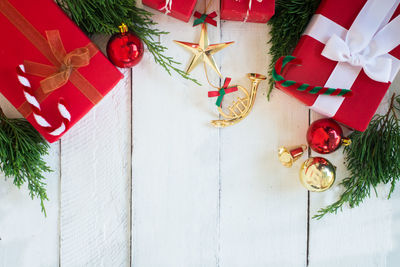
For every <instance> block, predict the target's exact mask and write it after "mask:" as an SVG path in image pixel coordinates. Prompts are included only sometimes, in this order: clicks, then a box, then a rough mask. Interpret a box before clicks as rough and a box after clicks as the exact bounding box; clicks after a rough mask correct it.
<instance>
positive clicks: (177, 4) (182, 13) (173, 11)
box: [142, 0, 197, 22]
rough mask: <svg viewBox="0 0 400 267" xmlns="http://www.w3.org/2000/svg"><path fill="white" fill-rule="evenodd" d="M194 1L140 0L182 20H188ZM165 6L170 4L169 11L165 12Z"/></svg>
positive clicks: (194, 4)
mask: <svg viewBox="0 0 400 267" xmlns="http://www.w3.org/2000/svg"><path fill="white" fill-rule="evenodd" d="M196 2H197V0H142V3H143V4H144V5H146V6H148V7H151V8H153V9H156V10H158V11H160V12H163V13H166V14H167V15H168V16H171V17H174V18H176V19H179V20H182V21H184V22H188V21H189V20H190V17H191V16H192V13H193V10H194V7H195V6H196ZM165 6H170V9H169V10H168V11H169V12H167V10H166V8H165Z"/></svg>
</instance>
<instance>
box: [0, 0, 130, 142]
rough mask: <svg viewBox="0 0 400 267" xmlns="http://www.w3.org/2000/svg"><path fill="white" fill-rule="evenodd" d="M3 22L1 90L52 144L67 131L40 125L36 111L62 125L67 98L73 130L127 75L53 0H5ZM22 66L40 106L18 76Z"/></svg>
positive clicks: (0, 21) (1, 5)
mask: <svg viewBox="0 0 400 267" xmlns="http://www.w3.org/2000/svg"><path fill="white" fill-rule="evenodd" d="M44 14H45V15H44ZM0 25H1V28H0V34H1V35H2V36H3V40H2V42H0V55H1V58H2V60H1V61H0V92H1V93H2V94H3V95H4V96H5V97H6V98H7V99H8V100H9V101H10V102H11V104H12V105H14V106H15V107H16V108H17V110H18V111H19V112H20V113H21V114H22V115H23V116H24V117H25V118H26V119H27V120H28V121H29V122H30V123H31V124H32V125H33V126H34V127H35V128H36V129H37V130H38V131H39V133H40V134H42V135H43V137H44V138H45V139H46V140H48V141H49V142H54V141H56V140H58V139H59V138H60V137H61V136H62V135H63V134H64V133H65V131H63V132H62V133H61V134H59V135H52V134H49V131H48V129H46V128H44V127H42V126H40V125H39V124H38V121H40V120H38V118H37V117H36V118H35V116H36V115H37V114H36V115H35V110H36V113H38V112H39V111H40V113H41V116H42V117H43V118H44V119H45V120H46V121H47V122H48V123H49V124H50V125H59V124H60V123H61V121H62V117H61V116H60V112H59V111H58V109H57V105H58V102H59V101H60V99H61V100H62V101H63V103H65V105H66V106H67V107H68V112H69V114H68V116H69V123H68V128H67V129H65V130H68V129H69V128H70V127H72V126H73V125H74V124H75V123H76V122H78V121H79V120H80V119H81V118H82V117H83V116H84V115H85V114H86V113H87V112H88V111H89V110H90V109H91V108H93V107H94V106H95V105H96V104H97V103H98V102H99V101H100V100H101V99H102V98H103V97H104V96H105V95H106V94H107V93H108V92H109V91H110V90H111V89H112V88H113V87H114V86H115V85H116V84H117V83H118V81H119V80H120V79H122V77H123V76H122V74H121V73H120V72H119V71H118V70H117V69H116V68H115V67H114V66H113V65H112V64H111V63H110V62H109V61H108V60H107V58H106V57H105V56H104V55H103V54H102V53H101V52H100V51H98V49H97V47H96V46H95V45H94V44H92V43H91V41H90V40H89V38H88V37H87V36H86V35H85V34H83V33H82V32H81V30H80V29H79V28H78V27H77V26H76V25H75V24H74V23H73V22H72V21H71V20H70V19H69V18H68V16H66V15H65V14H64V12H63V11H62V10H61V9H60V8H59V7H58V6H57V5H56V4H55V3H54V2H53V1H52V0H36V1H20V0H0ZM21 64H23V65H24V66H25V71H26V76H25V77H26V78H27V79H28V80H29V83H30V87H31V93H32V96H29V97H30V98H33V97H34V98H35V101H36V100H37V102H38V103H37V105H39V104H40V109H39V108H36V107H35V106H34V105H32V103H31V101H29V103H31V104H29V103H28V101H27V99H29V97H28V98H27V96H26V95H25V94H24V89H23V86H22V85H21V83H20V81H19V80H18V78H17V74H16V69H17V67H18V66H19V65H21Z"/></svg>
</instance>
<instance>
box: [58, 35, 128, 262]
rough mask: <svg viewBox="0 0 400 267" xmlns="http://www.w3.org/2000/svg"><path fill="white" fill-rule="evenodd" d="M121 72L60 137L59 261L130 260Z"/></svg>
mask: <svg viewBox="0 0 400 267" xmlns="http://www.w3.org/2000/svg"><path fill="white" fill-rule="evenodd" d="M106 39H107V38H106V37H104V39H101V38H100V39H96V41H97V43H98V44H103V45H104V44H105V43H106ZM123 74H124V76H125V78H124V79H123V80H122V81H121V82H120V83H119V84H118V85H117V86H116V87H115V88H114V89H113V90H112V91H111V92H110V93H109V94H108V95H107V96H106V97H105V98H104V99H103V100H102V101H101V102H100V103H99V104H98V105H97V106H96V107H95V108H94V109H93V110H91V111H90V112H89V113H88V114H87V115H86V116H85V117H84V118H83V119H82V120H81V121H80V122H79V123H78V124H77V125H76V126H75V127H74V128H72V129H71V130H70V131H69V132H68V133H67V134H66V135H65V137H64V138H63V139H62V143H61V166H62V168H61V216H60V220H61V244H60V246H61V248H60V249H61V252H60V253H61V257H60V261H61V265H62V266H127V265H128V264H129V262H130V245H129V242H130V176H131V166H130V162H131V71H130V70H123Z"/></svg>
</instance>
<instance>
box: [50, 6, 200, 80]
mask: <svg viewBox="0 0 400 267" xmlns="http://www.w3.org/2000/svg"><path fill="white" fill-rule="evenodd" d="M56 2H57V4H58V5H59V6H60V7H61V8H62V9H63V10H64V11H65V12H66V13H67V14H68V15H69V16H70V17H71V19H72V20H73V21H75V23H76V24H77V25H78V26H79V27H80V28H81V29H82V30H83V31H85V32H86V33H88V34H93V33H104V34H113V33H117V32H118V31H119V28H118V26H119V25H121V23H125V24H126V25H127V26H128V28H129V30H131V31H133V32H134V33H135V34H136V35H137V36H138V37H139V38H140V39H142V40H143V42H144V43H145V44H146V46H147V49H148V50H149V52H150V53H151V54H152V55H153V57H154V60H155V62H156V63H157V64H160V65H161V66H162V67H163V68H164V69H165V70H166V71H167V72H168V73H169V74H170V75H171V71H175V72H176V73H178V74H179V75H181V76H182V77H183V78H185V79H188V80H191V81H193V82H195V83H197V84H198V82H197V81H196V80H195V79H193V78H191V77H190V76H189V74H187V73H186V72H185V71H183V70H181V69H180V68H178V65H179V64H180V63H179V62H177V61H175V60H174V59H173V58H172V57H169V56H166V55H165V52H166V50H167V47H165V46H163V45H161V43H160V41H159V39H160V37H161V36H162V35H164V34H167V33H168V32H164V31H160V30H158V29H155V28H154V26H155V25H157V23H156V22H154V21H152V19H151V16H152V13H150V12H148V11H146V10H144V9H141V8H138V7H136V1H135V0H90V1H88V0H56Z"/></svg>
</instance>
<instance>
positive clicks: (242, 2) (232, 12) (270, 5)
mask: <svg viewBox="0 0 400 267" xmlns="http://www.w3.org/2000/svg"><path fill="white" fill-rule="evenodd" d="M248 10H249V0H221V19H223V20H233V21H244V20H245V19H246V16H247V11H248ZM274 13H275V0H262V1H261V2H260V1H258V0H252V2H251V9H250V11H249V13H248V17H247V20H246V22H258V23H266V22H267V21H268V20H269V19H270V18H271V17H272V16H273V15H274Z"/></svg>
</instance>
